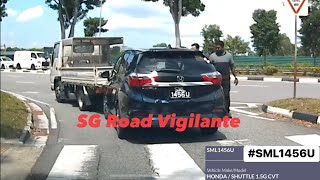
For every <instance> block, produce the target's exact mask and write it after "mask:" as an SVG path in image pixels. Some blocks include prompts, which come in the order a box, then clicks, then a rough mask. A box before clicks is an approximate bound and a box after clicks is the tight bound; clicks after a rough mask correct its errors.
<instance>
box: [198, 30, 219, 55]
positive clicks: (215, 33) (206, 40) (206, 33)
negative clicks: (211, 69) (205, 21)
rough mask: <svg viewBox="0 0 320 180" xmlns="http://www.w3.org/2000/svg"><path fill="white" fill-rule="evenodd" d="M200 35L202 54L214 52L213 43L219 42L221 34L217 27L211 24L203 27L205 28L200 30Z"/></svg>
mask: <svg viewBox="0 0 320 180" xmlns="http://www.w3.org/2000/svg"><path fill="white" fill-rule="evenodd" d="M201 35H202V37H203V52H204V53H211V51H213V50H214V49H213V48H214V47H215V43H216V42H217V41H219V40H220V38H221V37H222V36H223V33H222V31H221V30H220V26H219V25H216V24H213V25H205V27H204V28H202V32H201Z"/></svg>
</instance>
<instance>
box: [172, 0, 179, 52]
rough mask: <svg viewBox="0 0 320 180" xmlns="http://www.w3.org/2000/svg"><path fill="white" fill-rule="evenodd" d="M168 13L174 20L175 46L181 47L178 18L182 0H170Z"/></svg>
mask: <svg viewBox="0 0 320 180" xmlns="http://www.w3.org/2000/svg"><path fill="white" fill-rule="evenodd" d="M169 6H170V13H171V15H172V19H173V22H174V32H175V37H176V47H177V48H180V47H181V38H180V26H179V24H180V19H181V16H182V0H175V1H174V0H170V4H169Z"/></svg>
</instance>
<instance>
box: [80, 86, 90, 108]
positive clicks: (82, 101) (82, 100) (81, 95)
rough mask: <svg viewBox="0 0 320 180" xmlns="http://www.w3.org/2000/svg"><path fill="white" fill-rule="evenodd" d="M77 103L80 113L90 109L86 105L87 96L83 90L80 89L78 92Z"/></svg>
mask: <svg viewBox="0 0 320 180" xmlns="http://www.w3.org/2000/svg"><path fill="white" fill-rule="evenodd" d="M77 101H78V106H79V109H80V111H86V110H88V109H89V107H88V106H87V105H86V103H85V95H84V93H83V90H82V89H78V91H77Z"/></svg>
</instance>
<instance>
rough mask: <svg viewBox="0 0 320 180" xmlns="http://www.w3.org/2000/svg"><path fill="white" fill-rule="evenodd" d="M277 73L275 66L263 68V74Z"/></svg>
mask: <svg viewBox="0 0 320 180" xmlns="http://www.w3.org/2000/svg"><path fill="white" fill-rule="evenodd" d="M277 72H278V68H277V67H276V66H266V67H265V68H264V74H266V75H273V74H275V73H277Z"/></svg>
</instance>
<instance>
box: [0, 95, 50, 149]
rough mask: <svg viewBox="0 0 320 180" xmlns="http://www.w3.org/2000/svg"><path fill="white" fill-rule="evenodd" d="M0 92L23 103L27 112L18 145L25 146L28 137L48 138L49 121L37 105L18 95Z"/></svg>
mask: <svg viewBox="0 0 320 180" xmlns="http://www.w3.org/2000/svg"><path fill="white" fill-rule="evenodd" d="M1 91H3V92H5V93H8V94H11V95H13V96H15V97H16V98H18V99H19V100H21V101H22V102H23V103H25V105H26V107H27V110H28V112H29V113H28V117H27V123H26V124H27V125H26V126H25V127H24V129H23V132H22V134H21V135H20V137H19V140H18V142H19V143H20V144H25V143H26V142H27V140H28V139H30V137H32V136H33V135H36V136H48V135H49V128H50V126H49V120H48V118H47V116H46V114H45V113H44V111H43V109H42V108H41V107H40V106H38V105H37V104H35V103H33V102H30V101H31V100H30V99H28V98H27V97H24V96H22V95H20V94H15V93H13V92H9V91H5V90H2V89H1Z"/></svg>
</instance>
